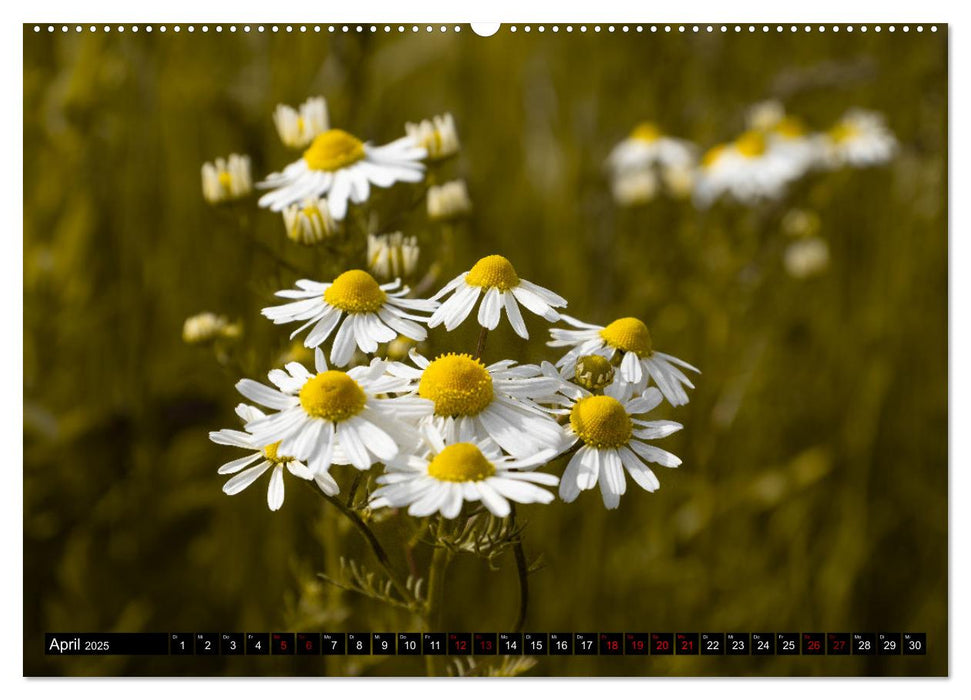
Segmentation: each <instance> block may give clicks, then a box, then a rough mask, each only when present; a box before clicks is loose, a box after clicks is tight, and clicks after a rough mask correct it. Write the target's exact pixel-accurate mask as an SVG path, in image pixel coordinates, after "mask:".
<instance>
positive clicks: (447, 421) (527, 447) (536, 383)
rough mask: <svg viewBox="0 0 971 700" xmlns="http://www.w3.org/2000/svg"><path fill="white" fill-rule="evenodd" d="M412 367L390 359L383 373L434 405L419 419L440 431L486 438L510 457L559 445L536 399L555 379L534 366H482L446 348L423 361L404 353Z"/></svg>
mask: <svg viewBox="0 0 971 700" xmlns="http://www.w3.org/2000/svg"><path fill="white" fill-rule="evenodd" d="M410 357H411V361H412V362H413V363H414V364H415V365H416V366H415V367H412V366H410V365H407V364H404V363H393V364H392V365H390V366H389V367H388V373H389V374H391V375H393V376H396V377H401V378H403V379H406V380H407V381H408V382H409V389H410V391H411V392H412V393H413V394H415V395H417V396H420V397H421V398H423V399H428V400H430V401H432V402H433V403H434V405H435V410H434V414H433V415H432V416H430V417H428V418H427V419H426V420H425V422H426V423H430V424H432V425H433V426H434V427H435V429H436V430H438V432H439V434H441V435H448V434H449V433H450V431H452V430H458V431H460V432H461V433H462V434H465V435H471V436H473V437H474V438H475V440H476V441H477V442H478V441H483V440H492V441H494V442H495V443H496V444H497V445H498V446H499V447H500V448H502V449H503V450H505V451H506V452H508V453H509V454H511V455H513V456H514V457H528V456H530V455H533V454H536V453H537V452H540V451H543V450H555V451H557V452H559V451H560V450H561V449H563V448H564V445H563V440H564V436H563V430H562V428H561V427H560V426H559V425H558V424H557V423H556V421H555V420H553V418H552V417H550V415H549V413H548V411H546V410H545V409H543V408H541V407H540V406H539V405H538V404H537V402H538V401H542V402H545V401H547V400H549V399H550V398H551V397H553V396H554V395H555V393H556V391H557V388H558V384H557V382H556V381H554V380H551V379H550V378H548V377H544V376H542V371H541V370H540V368H539V367H537V366H536V365H516V363H515V362H513V361H512V360H501V361H500V362H496V363H493V364H491V365H488V366H486V365H485V364H483V363H482V361H481V360H478V359H476V358H474V357H472V356H471V355H466V354H455V353H449V354H447V355H440V356H439V357H437V358H435V359H434V360H428V359H427V358H425V357H423V356H422V355H420V354H418V353H417V352H411V353H410Z"/></svg>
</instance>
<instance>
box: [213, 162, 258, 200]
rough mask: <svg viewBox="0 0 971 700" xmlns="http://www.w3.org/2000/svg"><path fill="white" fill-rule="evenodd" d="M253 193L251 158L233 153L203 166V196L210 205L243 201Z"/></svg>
mask: <svg viewBox="0 0 971 700" xmlns="http://www.w3.org/2000/svg"><path fill="white" fill-rule="evenodd" d="M252 191H253V179H252V176H251V175H250V160H249V156H241V155H238V154H236V153H233V154H232V155H230V156H229V158H216V160H215V161H214V162H212V163H203V165H202V196H203V197H205V199H206V201H207V202H209V203H210V204H219V203H220V202H229V201H232V200H234V199H241V198H242V197H245V196H246V195H248V194H249V193H250V192H252Z"/></svg>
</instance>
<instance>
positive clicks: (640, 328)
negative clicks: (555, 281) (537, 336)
mask: <svg viewBox="0 0 971 700" xmlns="http://www.w3.org/2000/svg"><path fill="white" fill-rule="evenodd" d="M563 320H564V321H566V322H567V323H568V324H569V325H571V326H573V328H574V329H576V330H570V329H566V328H551V329H550V335H551V336H552V338H553V339H552V340H550V341H548V342H547V343H546V344H547V345H549V346H550V347H552V348H561V347H568V348H570V350H568V351H567V352H566V353H564V354H563V356H562V357H560V359H559V360H557V361H556V366H557V367H559V368H560V369H561V371H562V372H563V374H564V375H565V376H569V375H573V374H574V373H575V371H576V364H577V359H578V358H580V357H581V356H583V355H593V354H602V355H604V356H605V357H606V358H607V359H608V360H612V359H613V358H614V356H615V355H617V354H618V353H619V357H620V367H619V374H620V377H621V378H623V380H624V381H625V382H628V383H630V384H632V385H633V387H634V389H635V390H642V389H643V388H644V387H645V386H647V383H648V381H649V380H650V381H653V382H654V383H655V385H656V386H657V387H658V388H659V389H660V390H661V393H662V394H663V395H664V398H666V399H667V400H668V403H670V404H671V405H672V406H683V405H684V404H686V403H688V392H687V391H686V390H685V387H687V388H688V389H693V388H694V384H692V383H691V380H690V379H689V378H688V376H687V375H686V374H685V373H684V372H682V371H681V370H682V369H686V370H688V371H691V372H697V373H700V372H701V370H699V369H698V368H697V367H694V366H693V365H689V364H688V363H687V362H685V361H684V360H679V359H678V358H677V357H674V356H673V355H668V354H666V353H663V352H659V351H657V350H655V349H654V344H653V341H652V340H651V333H650V331H648V329H647V326H646V325H645V324H644V322H643V321H641V320H640V319H638V318H633V317H630V316H628V317H626V318H619V319H617V320H616V321H613V322H611V323H609V324H608V325H606V326H597V325H594V324H592V323H584V322H583V321H580V320H578V319H575V318H573V317H572V316H567V315H566V314H564V315H563Z"/></svg>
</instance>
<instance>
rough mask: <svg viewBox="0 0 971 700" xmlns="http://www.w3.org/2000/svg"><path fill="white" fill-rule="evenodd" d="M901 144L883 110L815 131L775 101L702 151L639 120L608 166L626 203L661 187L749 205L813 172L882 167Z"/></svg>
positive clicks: (700, 202) (703, 203)
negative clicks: (736, 133) (739, 131)
mask: <svg viewBox="0 0 971 700" xmlns="http://www.w3.org/2000/svg"><path fill="white" fill-rule="evenodd" d="M896 150H897V141H896V139H895V138H894V135H893V133H892V132H891V131H890V130H889V129H888V128H887V126H886V124H885V122H884V119H883V117H882V116H881V115H880V114H877V113H875V112H870V111H865V110H861V109H852V110H850V111H848V112H847V113H846V114H845V115H843V117H842V118H841V119H840V120H839V121H838V122H837V123H836V124H835V125H833V126H832V127H831V128H830V129H828V130H827V131H824V132H820V133H817V132H811V131H809V130H808V129H807V128H806V126H805V125H804V124H803V122H802V121H801V120H800V119H799V118H798V117H795V116H792V115H790V114H786V112H785V109H784V108H783V106H782V105H781V104H780V103H779V102H777V101H774V100H773V101H768V102H763V103H760V104H757V105H755V106H754V107H752V108H751V109H750V110H749V111H748V114H747V116H746V130H745V131H744V132H743V133H742V134H741V135H739V136H738V137H737V138H735V139H734V140H732V141H729V142H726V143H721V144H718V145H716V146H714V147H712V148H710V149H708V150H707V151H706V152H704V153H703V154H702V153H701V152H700V150H699V149H698V148H697V146H696V145H695V144H693V143H691V142H689V141H686V140H683V139H679V138H674V137H672V136H667V135H665V134H664V133H663V132H662V131H661V130H660V129H659V128H658V127H657V126H655V125H654V124H650V123H642V124H639V125H638V126H637V127H635V128H634V130H633V131H632V132H631V134H630V136H629V137H627V138H626V139H624V140H623V141H621V142H620V143H619V144H617V146H615V147H614V149H613V150H612V151H611V153H610V155H609V157H608V159H607V167H608V170H609V173H610V179H611V188H612V191H613V195H614V199H615V200H616V201H617V202H618V203H619V204H621V205H624V206H633V205H638V204H644V203H646V202H648V201H650V200H652V199H653V198H654V197H655V196H656V195H657V194H658V193H659V192H660V191H662V190H663V191H665V192H667V193H668V194H670V195H672V196H675V197H689V196H690V197H692V198H693V201H694V202H695V204H696V205H697V206H699V207H702V208H704V207H708V206H710V205H711V204H712V203H714V202H715V201H716V200H718V199H722V198H724V199H729V200H733V201H736V202H739V203H741V204H744V205H752V204H756V203H758V202H760V201H765V200H773V199H778V198H779V197H781V196H783V195H784V194H785V192H786V189H787V187H789V185H791V184H792V183H793V182H795V181H796V180H798V179H800V178H801V177H803V176H805V175H807V174H808V173H810V172H813V171H818V170H833V169H836V168H840V167H868V166H873V165H878V164H881V163H885V162H886V161H888V160H890V159H891V158H892V157H893V155H894V153H895V152H896Z"/></svg>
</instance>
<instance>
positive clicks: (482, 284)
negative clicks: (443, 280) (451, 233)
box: [428, 255, 566, 339]
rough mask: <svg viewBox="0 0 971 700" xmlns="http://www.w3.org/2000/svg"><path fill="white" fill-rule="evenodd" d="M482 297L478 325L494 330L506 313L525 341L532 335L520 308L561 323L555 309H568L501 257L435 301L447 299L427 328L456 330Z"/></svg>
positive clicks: (491, 258)
mask: <svg viewBox="0 0 971 700" xmlns="http://www.w3.org/2000/svg"><path fill="white" fill-rule="evenodd" d="M449 295H451V296H449ZM480 295H481V296H482V303H481V304H479V312H478V317H477V320H478V323H479V325H480V326H482V327H483V328H486V329H488V330H495V328H496V327H497V326H498V325H499V320H500V318H501V316H502V312H503V311H505V313H506V318H507V319H508V321H509V323H510V325H511V326H512V328H513V330H514V331H515V332H516V335H518V336H519V337H520V338H524V339H529V331H528V330H527V329H526V323H525V322H524V321H523V314H522V311H521V310H520V308H519V305H520V304H522V305H523V306H524V307H526V309H527V310H529V311H531V312H532V313H534V314H536V315H537V316H541V317H543V318H544V319H546V320H547V321H556V320H558V319H559V317H560V315H559V313H557V311H556V309H557V308H561V307H565V306H566V299H564V298H563V297H561V296H560V295H559V294H555V293H554V292H551V291H550V290H548V289H546V288H545V287H541V286H539V285H538V284H533V283H532V282H529V281H528V280H524V279H522V278H520V277H519V275H518V274H516V268H514V267H513V266H512V263H511V262H509V260H508V259H506V258H504V257H503V256H501V255H489V256H486V257H484V258H482V259H481V260H479V261H478V262H477V263H476V264H475V265H473V266H472V268H471V269H470V270H467V271H465V272H463V273H462V274H461V275H459V276H458V277H456V278H454V279H453V280H452V281H451V282H449V283H448V284H446V285H445V286H444V287H442V288H441V289H440V290H438V292H437V293H436V294H435V295H434V296H433V297H432V301H437V300H439V299H442V298H444V297H448V298H447V299H446V300H445V301H443V302H441V305H440V306H439V307H438V308H437V309H435V312H434V313H433V314H432V316H431V318H430V319H429V321H428V327H429V328H435V327H436V326H439V325H444V326H445V330H449V331H450V330H454V329H455V328H457V327H458V326H459V325H460V324H461V323H462V322H463V321H465V319H467V318H468V317H469V314H470V313H472V310H473V309H474V308H475V305H476V302H478V301H479V296H480Z"/></svg>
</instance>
